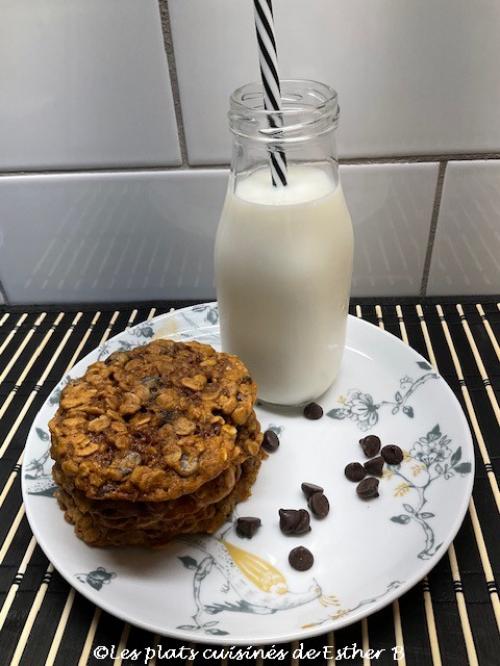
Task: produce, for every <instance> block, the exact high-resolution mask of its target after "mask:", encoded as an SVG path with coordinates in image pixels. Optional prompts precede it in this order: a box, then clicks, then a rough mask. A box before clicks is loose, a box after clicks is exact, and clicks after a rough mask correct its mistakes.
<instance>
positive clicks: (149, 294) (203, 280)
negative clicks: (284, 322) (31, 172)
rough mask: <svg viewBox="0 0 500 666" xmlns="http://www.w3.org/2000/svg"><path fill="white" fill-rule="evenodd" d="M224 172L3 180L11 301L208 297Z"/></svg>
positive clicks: (2, 262)
mask: <svg viewBox="0 0 500 666" xmlns="http://www.w3.org/2000/svg"><path fill="white" fill-rule="evenodd" d="M226 178H227V174H226V172H225V171H218V170H214V171H209V172H204V171H198V172H196V173H187V172H185V171H176V172H155V173H152V172H150V173H137V172H130V173H121V174H111V173H97V174H65V175H52V176H29V177H23V176H13V177H5V178H1V179H0V280H1V281H2V283H3V285H4V287H5V291H6V295H7V298H8V299H9V301H10V302H11V303H50V302H52V303H56V302H57V303H59V302H72V301H73V302H74V301H113V300H141V299H143V300H145V299H161V298H184V297H192V298H200V299H203V298H208V297H211V296H212V295H213V287H212V281H213V278H212V274H213V271H212V245H213V238H214V234H215V229H216V225H217V221H218V216H219V212H220V208H221V205H222V201H223V197H224V193H225V187H226Z"/></svg>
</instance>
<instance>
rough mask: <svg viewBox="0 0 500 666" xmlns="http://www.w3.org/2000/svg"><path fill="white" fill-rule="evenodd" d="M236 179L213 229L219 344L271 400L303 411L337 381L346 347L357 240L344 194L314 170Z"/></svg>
mask: <svg viewBox="0 0 500 666" xmlns="http://www.w3.org/2000/svg"><path fill="white" fill-rule="evenodd" d="M287 179H288V186H287V187H284V188H275V187H273V186H272V184H271V181H270V176H269V170H267V169H262V170H259V171H256V172H254V173H252V174H251V175H249V176H248V177H246V178H241V177H239V178H238V180H237V187H236V193H234V192H232V191H228V194H227V197H226V201H225V204H224V209H223V211H222V217H221V221H220V224H219V228H218V231H217V239H216V246H215V271H216V286H217V298H218V301H219V309H220V317H221V335H222V347H223V349H224V350H225V351H229V352H231V353H234V354H237V355H238V356H240V357H241V358H242V359H243V361H244V362H245V363H246V364H247V366H248V368H249V370H250V372H251V374H252V377H253V378H254V379H255V381H256V382H257V384H258V386H259V397H260V398H261V399H262V400H264V401H267V402H272V403H277V404H282V405H292V404H300V403H303V402H305V401H308V400H312V399H313V398H317V397H318V396H319V395H321V394H322V393H323V392H324V391H325V390H326V389H327V388H328V387H329V386H330V385H331V384H332V382H333V381H334V379H335V377H336V375H337V372H338V369H339V365H340V362H341V359H342V352H343V349H344V341H345V329H346V319H347V312H348V300H349V291H350V285H351V272H352V253H353V237H352V226H351V218H350V215H349V211H348V210H347V206H346V204H345V200H344V195H343V192H342V188H341V186H340V184H339V185H337V186H335V184H334V182H333V180H332V177H331V176H330V175H329V173H328V171H327V170H326V169H325V170H323V169H321V167H317V166H314V167H313V166H306V165H305V166H291V167H289V169H288V173H287Z"/></svg>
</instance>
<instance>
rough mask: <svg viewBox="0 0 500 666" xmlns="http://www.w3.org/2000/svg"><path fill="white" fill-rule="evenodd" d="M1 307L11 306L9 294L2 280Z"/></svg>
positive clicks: (0, 284)
mask: <svg viewBox="0 0 500 666" xmlns="http://www.w3.org/2000/svg"><path fill="white" fill-rule="evenodd" d="M0 305H9V299H8V298H7V292H6V291H5V287H4V286H3V284H2V281H1V280H0Z"/></svg>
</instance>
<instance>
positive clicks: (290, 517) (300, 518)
mask: <svg viewBox="0 0 500 666" xmlns="http://www.w3.org/2000/svg"><path fill="white" fill-rule="evenodd" d="M279 514H280V530H281V531H282V532H283V534H287V535H288V536H296V535H299V534H306V533H307V532H310V531H311V526H310V520H311V517H310V515H309V511H306V510H305V509H280V510H279Z"/></svg>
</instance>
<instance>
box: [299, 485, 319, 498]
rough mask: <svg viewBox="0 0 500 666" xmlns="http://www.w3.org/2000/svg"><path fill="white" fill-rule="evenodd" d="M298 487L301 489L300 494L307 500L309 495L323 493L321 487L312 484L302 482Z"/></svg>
mask: <svg viewBox="0 0 500 666" xmlns="http://www.w3.org/2000/svg"><path fill="white" fill-rule="evenodd" d="M300 487H301V488H302V492H303V493H304V495H305V496H306V497H307V499H309V498H310V497H311V495H314V493H322V492H323V488H322V487H321V486H316V485H315V484H314V483H306V482H304V483H303V484H302V485H301V486H300Z"/></svg>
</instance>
